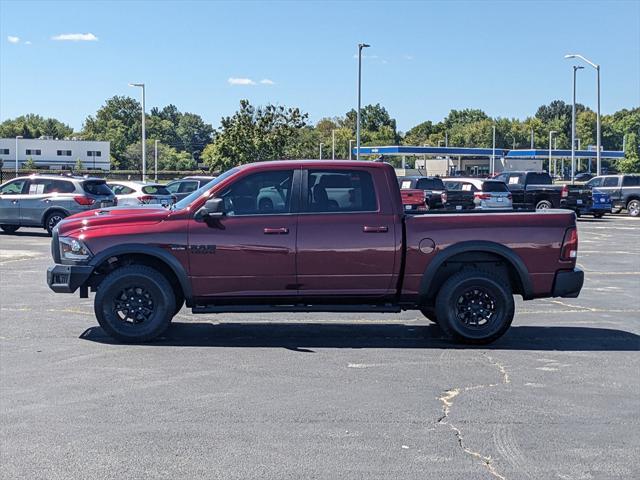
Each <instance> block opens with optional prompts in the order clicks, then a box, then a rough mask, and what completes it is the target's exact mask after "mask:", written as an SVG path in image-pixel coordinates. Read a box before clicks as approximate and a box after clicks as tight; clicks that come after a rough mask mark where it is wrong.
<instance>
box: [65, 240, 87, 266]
mask: <svg viewBox="0 0 640 480" xmlns="http://www.w3.org/2000/svg"><path fill="white" fill-rule="evenodd" d="M58 245H59V246H60V258H61V259H62V260H63V261H64V260H71V261H72V262H81V261H85V260H89V259H90V258H91V257H92V256H93V254H92V253H91V250H89V248H88V247H87V246H86V245H85V244H84V243H83V242H82V240H77V239H75V238H70V237H60V239H59V240H58Z"/></svg>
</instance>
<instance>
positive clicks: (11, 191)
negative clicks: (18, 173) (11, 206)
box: [0, 180, 27, 195]
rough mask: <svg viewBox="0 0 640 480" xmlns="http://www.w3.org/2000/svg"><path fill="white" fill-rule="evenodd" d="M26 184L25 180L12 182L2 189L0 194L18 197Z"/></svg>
mask: <svg viewBox="0 0 640 480" xmlns="http://www.w3.org/2000/svg"><path fill="white" fill-rule="evenodd" d="M26 183H27V181H26V180H14V181H13V182H9V183H7V184H6V185H5V186H4V187H2V190H0V193H1V194H3V195H20V194H21V193H22V192H23V190H24V188H25V185H26Z"/></svg>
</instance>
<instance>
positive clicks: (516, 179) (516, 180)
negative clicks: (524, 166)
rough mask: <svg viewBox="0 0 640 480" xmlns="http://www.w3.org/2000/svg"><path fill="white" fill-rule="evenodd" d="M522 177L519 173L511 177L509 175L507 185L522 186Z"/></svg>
mask: <svg viewBox="0 0 640 480" xmlns="http://www.w3.org/2000/svg"><path fill="white" fill-rule="evenodd" d="M523 176H524V175H521V174H519V173H512V174H511V175H509V181H508V182H507V183H509V185H522V184H523V180H524V179H523V178H522V177H523Z"/></svg>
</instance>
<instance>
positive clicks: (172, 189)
mask: <svg viewBox="0 0 640 480" xmlns="http://www.w3.org/2000/svg"><path fill="white" fill-rule="evenodd" d="M181 183H182V182H172V183H169V184H167V190H169V193H177V192H178V188H180V184H181Z"/></svg>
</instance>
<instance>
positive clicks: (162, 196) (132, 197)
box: [107, 180, 176, 207]
mask: <svg viewBox="0 0 640 480" xmlns="http://www.w3.org/2000/svg"><path fill="white" fill-rule="evenodd" d="M107 185H108V186H109V188H110V189H111V190H112V191H113V193H114V194H115V196H116V197H117V198H118V206H121V207H122V206H127V207H134V206H138V205H150V204H151V205H155V204H160V205H162V206H163V207H168V206H169V205H171V204H173V203H175V201H176V197H175V196H174V195H172V194H171V193H169V190H167V187H166V186H164V185H160V184H159V183H150V182H131V181H120V180H114V181H110V182H107Z"/></svg>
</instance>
